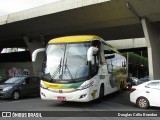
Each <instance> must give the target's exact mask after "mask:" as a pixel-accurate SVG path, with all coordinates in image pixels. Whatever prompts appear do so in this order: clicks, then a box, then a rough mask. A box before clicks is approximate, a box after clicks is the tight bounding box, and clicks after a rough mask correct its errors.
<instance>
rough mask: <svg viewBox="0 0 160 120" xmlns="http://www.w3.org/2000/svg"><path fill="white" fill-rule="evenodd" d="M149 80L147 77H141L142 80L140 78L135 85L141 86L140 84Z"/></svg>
mask: <svg viewBox="0 0 160 120" xmlns="http://www.w3.org/2000/svg"><path fill="white" fill-rule="evenodd" d="M149 80H150V79H149V76H145V77H143V78H140V79H139V80H138V82H137V84H142V83H144V82H147V81H149Z"/></svg>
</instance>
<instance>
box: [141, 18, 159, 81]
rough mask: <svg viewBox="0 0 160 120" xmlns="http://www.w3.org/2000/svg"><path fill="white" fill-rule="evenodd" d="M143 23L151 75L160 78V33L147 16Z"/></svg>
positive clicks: (153, 77)
mask: <svg viewBox="0 0 160 120" xmlns="http://www.w3.org/2000/svg"><path fill="white" fill-rule="evenodd" d="M141 23H142V27H143V31H144V35H145V39H146V42H147V47H148V64H149V77H150V79H155V80H156V79H160V33H158V31H156V29H155V28H154V26H153V25H152V24H151V23H150V22H149V21H148V20H147V19H146V18H143V19H142V20H141Z"/></svg>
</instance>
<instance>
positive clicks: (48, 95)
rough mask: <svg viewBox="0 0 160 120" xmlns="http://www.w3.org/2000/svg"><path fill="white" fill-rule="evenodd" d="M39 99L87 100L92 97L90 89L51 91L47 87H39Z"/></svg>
mask: <svg viewBox="0 0 160 120" xmlns="http://www.w3.org/2000/svg"><path fill="white" fill-rule="evenodd" d="M41 99H43V100H57V101H75V102H88V101H91V100H93V99H94V98H93V97H92V95H91V92H90V89H88V88H87V89H83V90H76V91H73V92H68V93H65V92H62V91H61V90H60V91H59V92H52V91H50V90H48V89H43V88H41Z"/></svg>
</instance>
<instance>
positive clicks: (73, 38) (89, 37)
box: [49, 35, 100, 43]
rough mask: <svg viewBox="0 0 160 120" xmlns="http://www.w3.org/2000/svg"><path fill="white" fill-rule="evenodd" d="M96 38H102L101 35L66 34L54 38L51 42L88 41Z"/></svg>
mask: <svg viewBox="0 0 160 120" xmlns="http://www.w3.org/2000/svg"><path fill="white" fill-rule="evenodd" d="M95 39H100V37H98V36H95V35H79V36H66V37H59V38H55V39H52V40H50V41H49V43H71V42H87V41H94V40H95Z"/></svg>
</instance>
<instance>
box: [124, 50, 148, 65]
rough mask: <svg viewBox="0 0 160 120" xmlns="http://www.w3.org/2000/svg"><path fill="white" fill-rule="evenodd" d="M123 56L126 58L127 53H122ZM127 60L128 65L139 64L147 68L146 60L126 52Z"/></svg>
mask: <svg viewBox="0 0 160 120" xmlns="http://www.w3.org/2000/svg"><path fill="white" fill-rule="evenodd" d="M123 56H125V57H126V58H127V53H123ZM128 58H129V60H128V61H129V63H130V64H136V65H137V64H139V65H142V64H143V66H145V67H147V66H148V58H146V57H143V56H140V55H138V54H135V53H133V52H128Z"/></svg>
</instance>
